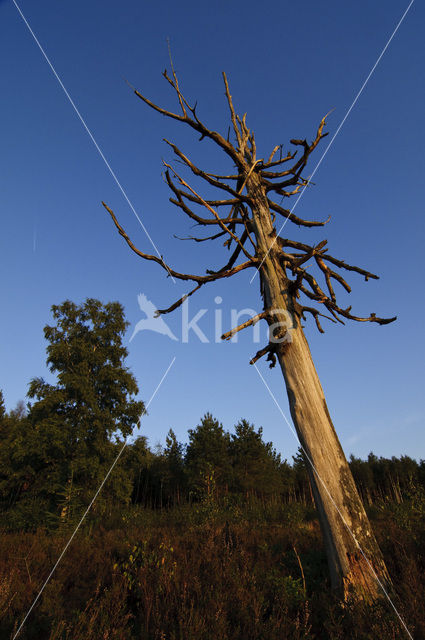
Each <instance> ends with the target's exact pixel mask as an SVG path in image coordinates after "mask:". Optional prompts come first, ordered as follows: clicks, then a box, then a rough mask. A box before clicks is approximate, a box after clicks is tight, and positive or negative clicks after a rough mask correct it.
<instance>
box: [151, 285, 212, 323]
mask: <svg viewBox="0 0 425 640" xmlns="http://www.w3.org/2000/svg"><path fill="white" fill-rule="evenodd" d="M202 285H203V283H202V282H201V283H200V284H198V285H197V286H196V287H195V288H194V289H192V291H189V293H185V294H184V296H182V297H181V298H180V299H179V300H177V301H176V302H174V304H172V305H171V306H170V307H168V309H157V310H156V311H155V317H156V318H157V317H158V316H161V315H164V314H165V313H171V311H174V310H175V309H177V308H178V307H180V306H181V305H182V304H183V302H184V301H185V300H187V299H188V298H190V296H191V295H193V294H194V293H195V292H196V291H198V289H200V288H201V287H202Z"/></svg>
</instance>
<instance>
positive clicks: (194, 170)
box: [164, 138, 250, 203]
mask: <svg viewBox="0 0 425 640" xmlns="http://www.w3.org/2000/svg"><path fill="white" fill-rule="evenodd" d="M164 142H166V143H167V144H168V145H170V147H171V148H172V149H173V151H174V153H175V154H176V156H178V157H179V158H180V159H181V160H182V161H183V162H184V163H185V164H186V165H187V166H188V167H189V169H190V170H191V171H192V173H194V174H195V176H199V177H200V178H203V179H204V180H205V181H206V182H208V183H209V184H210V185H212V186H213V187H217V189H222V190H223V191H227V192H228V193H230V194H231V195H232V196H234V197H236V198H237V197H239V199H240V200H243V201H244V202H248V203H249V202H250V199H249V198H248V197H247V196H244V195H242V194H240V193H238V192H237V191H235V190H234V189H232V187H229V185H227V184H225V183H224V182H220V181H219V180H216V179H215V178H212V177H211V175H210V174H208V173H205V171H202V169H199V168H198V167H197V166H196V165H194V164H193V162H192V161H191V160H189V158H188V157H187V156H185V155H184V153H182V152H181V151H180V149H179V148H178V147H177V146H176V145H175V144H174V143H172V142H170V141H169V140H167V139H166V138H164ZM164 164H165V165H166V163H164ZM166 166H168V165H166Z"/></svg>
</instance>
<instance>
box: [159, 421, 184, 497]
mask: <svg viewBox="0 0 425 640" xmlns="http://www.w3.org/2000/svg"><path fill="white" fill-rule="evenodd" d="M164 459H165V477H164V484H165V487H164V488H165V491H166V494H167V499H168V502H172V503H173V504H175V503H177V504H180V500H181V497H182V491H183V490H184V488H185V484H186V483H185V480H186V476H185V470H184V446H183V444H182V443H181V442H179V441H178V440H177V436H176V434H175V433H174V431H173V430H172V429H170V430H169V431H168V433H167V437H166V439H165V448H164Z"/></svg>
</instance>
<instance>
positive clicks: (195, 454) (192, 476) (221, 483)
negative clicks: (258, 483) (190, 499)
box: [185, 413, 232, 495]
mask: <svg viewBox="0 0 425 640" xmlns="http://www.w3.org/2000/svg"><path fill="white" fill-rule="evenodd" d="M188 435H189V443H188V445H187V449H186V457H185V463H186V469H187V473H188V478H189V487H190V488H191V489H192V491H198V492H205V493H207V494H208V495H210V494H211V492H216V493H223V492H225V491H227V489H228V486H229V484H230V482H231V477H232V466H231V459H230V435H229V434H228V433H227V432H226V431H224V429H223V425H221V424H220V423H219V422H218V420H216V419H215V418H213V416H212V415H211V414H210V413H206V414H205V416H204V417H203V418H202V420H201V423H200V424H199V425H198V426H197V427H196V429H189V430H188Z"/></svg>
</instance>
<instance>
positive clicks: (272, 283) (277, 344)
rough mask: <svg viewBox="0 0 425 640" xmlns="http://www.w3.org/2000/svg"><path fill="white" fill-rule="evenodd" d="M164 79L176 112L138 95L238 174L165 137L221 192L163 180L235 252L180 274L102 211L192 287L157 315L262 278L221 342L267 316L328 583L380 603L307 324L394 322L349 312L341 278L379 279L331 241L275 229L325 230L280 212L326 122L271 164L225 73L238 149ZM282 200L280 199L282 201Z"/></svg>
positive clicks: (361, 514) (363, 521) (373, 547)
mask: <svg viewBox="0 0 425 640" xmlns="http://www.w3.org/2000/svg"><path fill="white" fill-rule="evenodd" d="M163 75H164V77H165V79H166V80H167V82H168V83H169V84H170V85H171V87H172V88H173V89H174V92H175V94H176V96H177V100H178V105H179V109H178V112H177V113H175V112H173V111H168V110H167V109H164V108H162V107H160V106H158V105H157V104H155V103H153V102H151V101H150V100H149V99H148V98H146V97H145V96H144V95H142V94H141V93H139V92H138V91H137V90H135V94H136V96H138V97H139V98H140V99H141V100H143V102H144V103H145V104H147V105H148V106H149V107H151V108H152V109H153V110H155V111H157V112H158V113H160V114H162V115H164V116H166V117H167V118H172V119H174V120H177V121H178V122H181V123H182V124H185V125H187V126H188V127H190V128H191V129H193V130H194V132H195V133H196V134H199V136H200V140H203V139H209V140H211V141H212V142H214V143H215V144H216V145H218V147H220V149H221V150H222V151H223V153H224V154H225V155H226V156H227V157H228V159H230V162H231V165H232V167H233V168H232V169H231V170H230V172H229V174H227V175H217V174H215V173H209V172H207V171H205V170H204V169H201V168H200V167H198V166H196V165H195V164H194V163H193V162H192V161H191V160H190V159H189V158H188V157H187V156H186V155H185V154H184V153H183V152H182V151H181V150H180V149H179V148H178V147H177V146H176V145H175V144H173V143H172V142H169V141H168V140H165V142H166V143H167V144H168V145H169V146H170V147H171V149H172V151H173V152H174V155H175V157H176V159H177V161H178V162H179V164H180V165H184V167H186V169H188V170H190V172H191V173H192V174H194V176H196V177H197V178H201V179H202V180H204V181H205V182H206V183H207V184H208V185H210V186H212V187H215V188H217V189H218V190H219V191H220V194H219V197H218V198H217V199H215V200H211V199H207V198H203V197H202V195H201V194H200V193H198V191H197V190H195V189H194V187H193V186H191V185H190V184H189V182H188V181H186V180H185V179H184V177H183V176H182V175H181V174H180V173H179V172H178V171H177V169H176V168H175V166H172V165H171V164H169V163H167V162H164V165H165V179H166V182H167V183H168V186H169V188H170V189H171V192H172V197H171V198H170V201H171V202H172V203H173V204H174V205H175V206H176V207H178V208H179V209H181V210H182V211H183V212H184V213H185V214H186V215H187V216H188V217H189V218H190V219H191V220H192V221H194V223H196V225H198V226H200V227H207V228H208V229H210V230H211V231H212V232H211V233H210V234H208V235H207V236H206V237H194V236H191V239H193V240H194V241H196V242H204V241H206V240H216V239H221V240H223V239H224V240H225V242H224V244H225V246H226V247H227V248H228V249H230V251H231V253H230V257H229V258H228V260H227V262H226V264H224V265H223V266H222V267H221V268H220V269H218V270H214V271H213V270H211V271H210V270H207V271H206V274H205V275H191V274H187V273H180V272H178V271H175V270H174V269H173V268H172V267H170V266H169V265H168V264H166V263H165V261H164V260H163V259H162V258H161V257H159V256H156V255H150V254H147V253H144V252H143V251H140V250H139V249H138V248H136V247H135V245H134V244H133V242H132V241H131V239H130V238H129V236H128V235H127V233H126V232H125V230H124V229H123V228H122V226H121V225H120V223H119V222H118V220H117V218H116V216H115V214H114V212H113V211H112V210H111V209H110V208H109V207H108V206H107V205H106V204H105V203H103V204H104V206H105V208H106V210H107V211H108V212H109V214H110V216H111V218H112V220H113V221H114V224H115V226H116V228H117V229H118V232H119V233H120V235H121V236H122V237H123V238H124V240H125V241H126V242H127V244H128V245H129V247H130V248H131V249H132V250H133V251H134V252H135V253H136V254H137V255H138V256H140V257H141V258H144V259H145V260H152V261H154V262H157V263H158V264H159V265H160V266H161V267H162V268H163V269H164V270H165V271H166V272H167V273H168V275H170V276H172V277H173V278H175V279H179V280H187V281H190V282H192V283H193V285H194V286H193V288H192V289H191V291H190V292H189V293H188V294H186V295H185V296H183V297H182V298H180V299H179V300H177V301H176V302H175V303H174V304H172V305H171V306H170V307H168V308H166V309H161V310H160V311H159V312H158V313H161V314H165V313H169V312H171V311H173V310H174V309H176V308H177V307H179V306H180V305H181V304H182V303H183V301H184V300H185V299H186V298H187V297H188V296H191V295H192V294H193V293H195V292H196V291H198V290H199V289H200V288H201V287H203V286H204V285H205V284H207V283H209V282H216V281H217V280H220V279H222V278H228V277H230V276H233V275H236V274H237V273H239V272H241V271H244V270H245V269H250V268H251V269H257V270H258V271H259V274H260V291H261V295H262V298H263V301H264V310H263V312H262V313H260V314H259V315H258V316H256V317H255V318H253V319H252V320H251V321H248V322H245V323H244V324H242V325H241V326H239V327H235V328H233V329H232V330H231V331H229V332H228V333H227V334H224V335H223V336H222V337H223V338H224V339H226V338H230V337H231V336H232V335H233V334H234V333H235V332H237V331H239V330H241V329H243V328H245V327H247V326H249V325H250V324H253V323H254V322H256V321H258V320H262V319H263V320H265V321H266V322H267V323H268V324H269V327H270V331H269V333H270V340H269V343H268V344H267V345H266V346H265V347H264V348H263V349H261V350H260V351H259V352H258V353H257V354H256V355H255V356H254V357H253V358H252V360H251V363H254V362H256V361H257V360H258V359H259V358H260V357H262V356H266V357H267V360H269V361H270V366H271V367H272V366H274V364H275V363H276V361H278V362H279V365H280V367H281V369H282V373H283V376H284V379H285V384H286V390H287V393H288V398H289V404H290V410H291V415H292V419H293V422H294V425H295V428H296V430H297V434H298V436H299V439H300V442H301V445H302V447H303V449H304V451H305V454H306V457H307V459H308V460H309V464H308V468H309V475H310V481H311V486H312V490H313V495H314V499H315V503H316V506H317V510H318V514H319V520H320V525H321V529H322V532H323V537H324V542H325V548H326V552H327V557H328V562H329V569H330V577H331V584H332V585H333V587H335V588H339V589H340V590H341V591H342V593H343V595H344V597H347V596H348V595H349V594H353V595H354V596H356V597H357V596H359V595H360V596H361V597H366V598H368V599H375V598H376V597H378V596H379V595H380V594H381V593H382V591H381V586H384V588H387V587H388V586H389V585H390V578H389V576H388V573H387V570H386V567H385V564H384V561H383V558H382V555H381V552H380V549H379V547H378V545H377V542H376V540H375V537H374V534H373V531H372V528H371V525H370V523H369V521H368V518H367V516H366V513H365V510H364V508H363V505H362V503H361V500H360V498H359V494H358V492H357V489H356V486H355V484H354V480H353V477H352V475H351V472H350V469H349V466H348V464H347V460H346V458H345V455H344V452H343V450H342V447H341V445H340V442H339V440H338V437H337V435H336V432H335V429H334V427H333V424H332V421H331V418H330V416H329V412H328V409H327V406H326V401H325V396H324V394H323V390H322V387H321V384H320V381H319V378H318V375H317V373H316V370H315V367H314V364H313V361H312V358H311V354H310V350H309V347H308V344H307V341H306V338H305V336H304V332H303V329H302V325H301V321H303V320H305V318H306V315H307V314H310V315H311V316H312V317H313V318H314V320H315V322H316V325H317V328H318V330H319V331H320V332H323V329H322V325H321V318H322V317H323V318H328V319H329V320H331V321H332V322H341V323H342V324H344V320H345V319H348V320H356V321H358V322H376V323H378V324H387V323H389V322H392V321H393V320H395V318H389V319H384V318H378V317H377V316H376V315H375V314H374V313H371V314H370V315H369V316H368V317H359V316H355V315H353V314H352V313H351V307H348V308H342V307H341V306H339V305H338V302H337V297H336V293H335V289H334V283H335V282H336V283H338V285H340V286H342V287H343V288H344V289H345V290H346V291H347V292H350V291H351V289H350V286H349V284H348V283H347V282H346V280H345V278H344V277H343V276H342V275H341V272H343V271H351V272H354V273H357V274H360V275H361V276H363V277H364V278H365V280H368V279H369V278H375V279H377V278H378V276H376V275H374V274H373V273H370V272H369V271H366V270H364V269H361V268H360V267H356V266H352V265H350V264H347V263H346V262H344V261H343V260H340V259H338V258H334V257H333V256H331V255H330V254H329V253H328V249H327V247H326V240H323V241H322V242H320V243H319V244H318V245H316V246H312V245H309V244H304V243H302V242H298V241H294V240H290V239H289V238H285V237H280V236H279V235H278V234H277V232H276V220H279V219H282V220H284V221H287V222H291V223H293V224H295V225H298V226H299V227H318V226H323V225H324V224H326V222H327V221H326V222H320V221H311V220H304V219H302V218H300V217H298V216H296V215H294V213H293V212H291V211H290V210H289V208H285V207H284V206H282V202H283V201H284V200H285V199H287V198H290V196H293V195H295V194H296V193H298V192H299V191H300V190H301V189H304V188H305V187H306V186H307V185H308V184H309V181H308V178H306V177H303V172H304V170H305V167H306V165H307V162H308V159H309V157H310V155H311V153H312V152H313V151H314V149H315V148H316V147H317V145H318V144H319V143H320V141H321V140H322V138H324V137H325V136H326V135H327V134H326V133H324V127H325V120H326V116H325V118H323V119H322V120H321V122H320V124H319V127H318V130H317V133H316V136H315V138H314V140H313V141H312V142H308V141H307V140H306V139H303V140H301V139H293V140H291V141H290V142H291V144H292V145H293V148H294V150H292V151H288V152H287V153H284V152H283V150H282V145H278V146H276V147H275V148H274V149H273V151H272V152H271V154H270V155H269V156H268V157H267V158H257V148H256V143H255V138H254V133H253V132H252V131H251V130H250V129H249V128H248V126H247V124H246V114H245V115H244V116H243V117H242V118H241V117H239V116H238V114H237V113H236V111H235V109H234V106H233V102H232V96H231V95H230V91H229V86H228V82H227V78H226V75H225V74H224V73H223V79H224V87H225V94H226V98H227V103H228V106H229V110H230V119H231V127H232V129H233V134H232V135H233V136H234V141H233V143H232V142H231V141H230V136H229V132H230V127H229V132H228V134H227V136H223V135H221V134H220V133H218V132H216V131H213V130H211V129H208V127H207V126H206V125H205V124H204V123H203V122H202V121H201V120H200V119H199V117H198V113H197V109H196V104H195V105H194V106H190V104H189V102H188V101H187V100H186V98H185V97H184V95H183V93H182V92H181V90H180V87H179V83H178V79H177V76H176V74H175V72H174V69H173V68H172V73H171V74H168V73H167V71H165V72H164V74H163ZM279 199H280V202H278V201H277V200H279ZM310 266H314V267H316V268H317V271H318V275H319V276H320V277H322V278H323V283H324V284H321V283H320V281H319V279H316V277H315V276H314V275H313V273H312V270H311V269H310V268H309V267H310ZM324 311H325V313H324Z"/></svg>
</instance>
